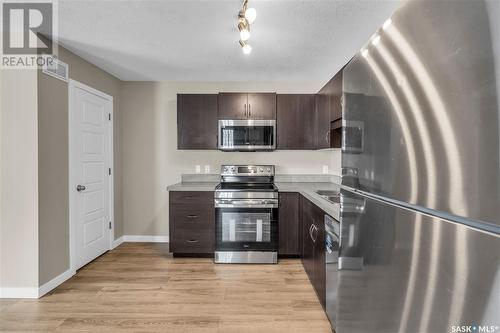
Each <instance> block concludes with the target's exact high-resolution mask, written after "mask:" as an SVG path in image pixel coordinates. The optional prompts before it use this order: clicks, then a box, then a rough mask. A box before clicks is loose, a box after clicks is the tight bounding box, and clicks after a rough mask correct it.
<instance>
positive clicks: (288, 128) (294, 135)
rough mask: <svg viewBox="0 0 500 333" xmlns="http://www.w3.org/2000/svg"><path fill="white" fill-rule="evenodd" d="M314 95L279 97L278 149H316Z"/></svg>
mask: <svg viewBox="0 0 500 333" xmlns="http://www.w3.org/2000/svg"><path fill="white" fill-rule="evenodd" d="M314 99H315V97H314V95H277V103H278V110H277V125H276V126H277V144H278V146H277V148H278V149H297V150H300V149H302V150H307V149H314V148H315V110H314V105H315V102H314Z"/></svg>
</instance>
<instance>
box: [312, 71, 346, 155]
mask: <svg viewBox="0 0 500 333" xmlns="http://www.w3.org/2000/svg"><path fill="white" fill-rule="evenodd" d="M341 123H342V70H340V71H339V72H338V73H337V74H335V76H334V77H333V78H332V79H331V80H330V81H328V83H327V84H326V85H325V86H324V87H323V88H321V90H320V91H319V92H318V93H317V94H316V149H325V148H340V147H341V144H342V142H341V134H342V131H341V126H337V125H338V124H341Z"/></svg>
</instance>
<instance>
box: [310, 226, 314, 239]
mask: <svg viewBox="0 0 500 333" xmlns="http://www.w3.org/2000/svg"><path fill="white" fill-rule="evenodd" d="M313 227H314V225H313V224H311V226H310V227H309V237H311V240H312V241H313V242H314V238H313V236H312V229H313Z"/></svg>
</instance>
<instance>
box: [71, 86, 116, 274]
mask: <svg viewBox="0 0 500 333" xmlns="http://www.w3.org/2000/svg"><path fill="white" fill-rule="evenodd" d="M75 88H78V89H82V90H85V91H87V92H89V93H91V94H94V95H96V96H99V97H101V98H104V99H106V100H107V101H108V102H109V103H110V107H109V110H108V112H109V114H110V115H111V119H110V120H109V131H108V134H109V138H108V140H109V168H111V175H110V176H109V196H110V198H109V206H110V207H109V219H110V220H111V229H110V232H109V240H108V248H109V250H111V249H112V244H113V241H114V234H115V223H114V221H115V216H114V215H115V214H114V202H115V200H114V198H115V196H114V175H115V169H114V164H113V159H114V149H113V121H114V117H113V107H114V104H113V96H111V95H108V94H106V93H103V92H102V91H99V90H97V89H94V88H92V87H90V86H88V85H86V84H83V83H81V82H78V81H76V80H73V79H70V80H69V83H68V168H69V169H68V171H69V172H68V180H69V181H68V195H69V253H70V256H69V257H70V269H71V271H72V272H73V274H75V273H76V262H77V258H76V226H75V224H76V221H77V219H78V215H77V213H78V212H77V211H76V199H77V198H76V191H75V187H74V184H76V179H75V178H76V175H75V168H76V154H75V151H76V150H75V149H74V148H75V146H76V137H75V132H76V128H75V126H76V123H75V120H76V119H75V110H74V92H75Z"/></svg>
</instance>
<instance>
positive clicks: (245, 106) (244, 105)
mask: <svg viewBox="0 0 500 333" xmlns="http://www.w3.org/2000/svg"><path fill="white" fill-rule="evenodd" d="M243 107H244V108H245V117H248V112H247V105H246V104H243Z"/></svg>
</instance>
